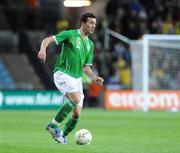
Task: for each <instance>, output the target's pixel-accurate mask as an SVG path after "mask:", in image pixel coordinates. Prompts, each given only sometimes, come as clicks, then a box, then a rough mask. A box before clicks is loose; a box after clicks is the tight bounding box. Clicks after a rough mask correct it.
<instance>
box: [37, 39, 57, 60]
mask: <svg viewBox="0 0 180 153" xmlns="http://www.w3.org/2000/svg"><path fill="white" fill-rule="evenodd" d="M54 41H55V40H54V38H53V36H50V37H46V38H45V39H43V41H42V43H41V47H40V50H39V52H38V58H39V59H40V60H41V61H42V62H45V61H46V49H47V47H48V45H49V44H50V43H52V42H54Z"/></svg>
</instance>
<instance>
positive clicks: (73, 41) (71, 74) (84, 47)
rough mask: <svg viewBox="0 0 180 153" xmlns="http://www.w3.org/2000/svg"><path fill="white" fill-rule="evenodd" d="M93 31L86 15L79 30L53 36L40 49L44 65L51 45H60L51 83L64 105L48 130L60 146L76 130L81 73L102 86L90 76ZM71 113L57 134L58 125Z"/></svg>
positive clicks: (92, 20)
mask: <svg viewBox="0 0 180 153" xmlns="http://www.w3.org/2000/svg"><path fill="white" fill-rule="evenodd" d="M95 27H96V17H95V15H94V14H93V13H90V12H86V13H84V14H83V15H82V16H81V20H80V29H75V30H66V31H62V32H60V33H58V34H56V35H54V36H50V37H46V38H45V39H44V40H43V41H42V43H41V47H40V51H39V53H38V58H39V59H40V60H41V61H42V62H45V61H46V49H47V47H48V45H49V44H50V43H52V42H55V43H56V44H59V43H62V49H61V52H60V54H59V57H58V59H57V61H56V64H55V67H54V83H55V85H56V87H57V89H58V90H59V91H60V94H61V95H62V96H63V104H62V106H61V107H60V110H59V112H58V113H57V114H56V116H55V117H54V118H53V120H52V121H51V122H50V123H49V124H48V126H47V130H48V131H49V132H50V133H51V135H52V137H53V138H54V139H55V140H56V141H58V142H59V143H61V144H67V135H68V134H69V133H70V132H71V131H72V130H73V129H74V128H75V126H76V124H77V123H78V121H79V116H80V114H81V110H82V107H83V98H84V94H83V92H82V90H83V89H82V88H83V87H82V74H83V71H84V72H85V73H86V74H87V75H88V76H89V77H90V78H91V79H92V80H93V81H94V82H95V83H97V84H98V85H102V84H103V81H104V80H103V78H102V77H99V76H97V75H96V74H95V73H93V71H92V69H91V65H92V61H93V50H94V44H93V42H92V41H91V40H90V39H89V38H88V35H89V34H92V33H93V32H94V29H95ZM70 112H72V115H71V117H70V118H69V119H68V121H67V122H66V123H65V126H64V129H63V130H62V131H61V132H60V129H59V125H60V123H61V122H62V121H63V120H64V119H65V118H66V117H67V115H68V114H69V113H70Z"/></svg>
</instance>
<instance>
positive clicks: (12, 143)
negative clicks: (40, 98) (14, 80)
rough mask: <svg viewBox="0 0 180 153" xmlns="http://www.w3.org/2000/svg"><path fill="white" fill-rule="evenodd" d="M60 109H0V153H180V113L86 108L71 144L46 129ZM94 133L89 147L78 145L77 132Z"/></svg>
mask: <svg viewBox="0 0 180 153" xmlns="http://www.w3.org/2000/svg"><path fill="white" fill-rule="evenodd" d="M56 112H57V110H1V111H0V153H180V113H179V112H178V113H170V112H157V111H150V112H148V113H143V112H139V111H106V110H103V109H83V112H82V116H81V119H80V122H79V124H78V126H77V128H76V129H75V130H74V131H73V132H72V133H71V134H70V135H69V137H68V138H69V144H68V145H60V144H58V143H56V142H55V141H53V139H52V138H51V136H50V134H49V133H48V132H47V131H46V130H45V127H46V125H47V123H48V122H49V121H50V120H51V119H52V117H53V116H54V115H55V114H56ZM81 128H87V129H89V130H90V131H91V132H92V135H93V141H92V143H91V144H90V145H84V146H81V145H76V144H75V143H74V133H75V132H76V130H78V129H81Z"/></svg>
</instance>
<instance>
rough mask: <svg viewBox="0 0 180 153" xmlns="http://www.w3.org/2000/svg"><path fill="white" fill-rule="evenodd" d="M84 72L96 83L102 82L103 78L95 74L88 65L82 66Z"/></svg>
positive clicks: (100, 83)
mask: <svg viewBox="0 0 180 153" xmlns="http://www.w3.org/2000/svg"><path fill="white" fill-rule="evenodd" d="M84 72H85V73H86V75H87V76H88V77H89V78H90V79H91V80H93V81H94V82H95V83H96V84H98V85H101V86H102V84H103V82H104V79H103V78H102V77H99V76H97V75H96V74H95V73H94V72H93V71H92V69H91V67H90V65H86V66H85V67H84Z"/></svg>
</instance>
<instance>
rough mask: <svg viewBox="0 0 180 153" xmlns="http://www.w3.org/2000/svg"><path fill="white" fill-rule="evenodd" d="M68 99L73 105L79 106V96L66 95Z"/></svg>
mask: <svg viewBox="0 0 180 153" xmlns="http://www.w3.org/2000/svg"><path fill="white" fill-rule="evenodd" d="M68 98H69V99H70V100H71V101H72V102H74V103H75V104H79V103H80V102H81V96H80V95H79V94H68Z"/></svg>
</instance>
